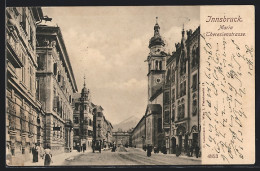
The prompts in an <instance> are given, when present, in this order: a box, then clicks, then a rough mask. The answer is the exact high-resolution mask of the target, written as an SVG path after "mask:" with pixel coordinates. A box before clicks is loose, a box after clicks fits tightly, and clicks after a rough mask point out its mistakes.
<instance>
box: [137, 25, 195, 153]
mask: <svg viewBox="0 0 260 171" xmlns="http://www.w3.org/2000/svg"><path fill="white" fill-rule="evenodd" d="M180 31H181V30H180ZM181 34H182V38H181V42H180V43H177V44H175V48H176V51H175V52H172V54H169V53H166V52H165V43H164V40H163V39H162V37H161V35H160V26H159V24H158V23H157V22H156V24H155V26H154V36H153V37H152V38H151V39H150V41H149V49H150V53H149V55H148V57H147V60H146V62H147V63H148V74H147V77H148V105H147V108H146V112H145V115H144V117H143V118H142V119H141V120H142V121H140V122H139V123H138V124H137V126H136V128H134V129H133V132H132V138H133V142H135V141H136V142H138V143H136V144H138V147H143V146H144V145H152V146H153V147H158V148H159V150H160V149H162V148H164V149H165V148H166V149H167V153H173V154H175V153H176V151H177V148H178V150H179V151H180V152H181V153H183V154H184V153H188V149H190V147H191V146H193V147H194V146H196V145H198V146H199V147H200V130H199V128H200V120H199V101H198V99H199V38H200V28H199V27H198V28H197V29H196V30H195V31H194V32H192V30H187V31H186V34H185V31H184V28H183V30H182V31H181ZM142 127H143V130H145V133H143V135H142V136H137V135H141V134H140V133H141V129H139V128H142ZM133 144H135V143H133Z"/></svg>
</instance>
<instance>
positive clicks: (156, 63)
mask: <svg viewBox="0 0 260 171" xmlns="http://www.w3.org/2000/svg"><path fill="white" fill-rule="evenodd" d="M155 70H158V61H157V60H156V61H155Z"/></svg>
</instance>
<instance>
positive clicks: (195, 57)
mask: <svg viewBox="0 0 260 171" xmlns="http://www.w3.org/2000/svg"><path fill="white" fill-rule="evenodd" d="M198 63H199V48H198V47H197V48H196V45H194V46H193V48H192V60H191V67H192V68H194V67H196V66H197V65H198Z"/></svg>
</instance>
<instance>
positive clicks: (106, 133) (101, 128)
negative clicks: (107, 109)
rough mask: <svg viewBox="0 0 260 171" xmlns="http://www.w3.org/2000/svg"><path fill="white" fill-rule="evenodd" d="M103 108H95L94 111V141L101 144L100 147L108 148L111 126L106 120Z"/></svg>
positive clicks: (110, 142)
mask: <svg viewBox="0 0 260 171" xmlns="http://www.w3.org/2000/svg"><path fill="white" fill-rule="evenodd" d="M103 110H104V109H103V108H102V107H101V106H98V105H97V106H95V109H94V141H95V142H98V141H99V142H101V145H102V147H101V148H104V147H110V146H111V145H112V140H113V139H112V136H113V135H112V130H113V126H112V124H111V123H110V122H109V121H108V120H107V119H106V117H105V115H104V113H103Z"/></svg>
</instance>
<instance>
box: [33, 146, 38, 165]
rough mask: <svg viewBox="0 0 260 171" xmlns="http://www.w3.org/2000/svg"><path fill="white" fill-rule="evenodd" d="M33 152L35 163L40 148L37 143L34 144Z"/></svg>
mask: <svg viewBox="0 0 260 171" xmlns="http://www.w3.org/2000/svg"><path fill="white" fill-rule="evenodd" d="M32 154H33V163H35V162H38V148H37V144H35V145H34V147H33V149H32Z"/></svg>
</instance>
